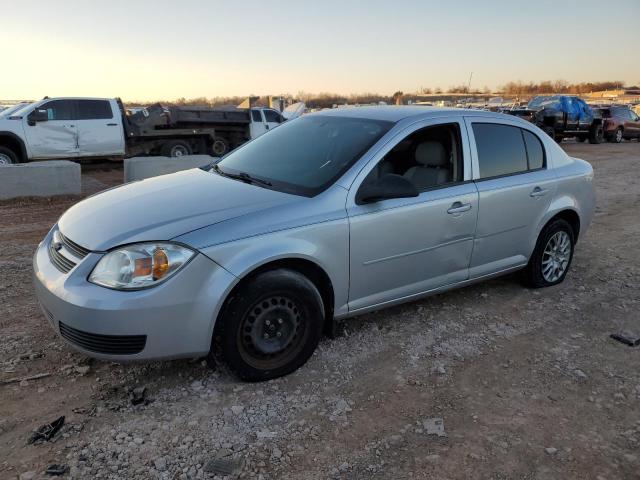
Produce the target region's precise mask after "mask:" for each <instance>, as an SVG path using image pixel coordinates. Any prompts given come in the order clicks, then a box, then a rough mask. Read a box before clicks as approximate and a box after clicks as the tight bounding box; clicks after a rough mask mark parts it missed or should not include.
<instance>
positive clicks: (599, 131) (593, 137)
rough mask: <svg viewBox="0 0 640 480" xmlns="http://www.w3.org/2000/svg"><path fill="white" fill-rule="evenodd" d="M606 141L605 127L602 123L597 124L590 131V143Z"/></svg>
mask: <svg viewBox="0 0 640 480" xmlns="http://www.w3.org/2000/svg"><path fill="white" fill-rule="evenodd" d="M602 142H604V129H603V128H602V125H595V126H593V127H592V128H591V131H590V132H589V143H593V144H599V143H602Z"/></svg>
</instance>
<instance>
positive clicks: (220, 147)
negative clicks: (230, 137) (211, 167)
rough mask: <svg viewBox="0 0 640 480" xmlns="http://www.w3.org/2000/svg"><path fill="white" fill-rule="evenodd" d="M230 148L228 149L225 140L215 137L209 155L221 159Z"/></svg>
mask: <svg viewBox="0 0 640 480" xmlns="http://www.w3.org/2000/svg"><path fill="white" fill-rule="evenodd" d="M229 150H231V148H230V147H229V142H228V141H227V139H226V138H222V137H215V138H214V139H213V144H212V145H211V155H213V156H214V157H222V156H223V155H226V154H227V153H228V152H229Z"/></svg>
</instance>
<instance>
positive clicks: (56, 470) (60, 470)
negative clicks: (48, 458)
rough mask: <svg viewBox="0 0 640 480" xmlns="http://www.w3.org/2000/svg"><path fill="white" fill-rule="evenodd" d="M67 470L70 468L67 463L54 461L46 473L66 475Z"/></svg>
mask: <svg viewBox="0 0 640 480" xmlns="http://www.w3.org/2000/svg"><path fill="white" fill-rule="evenodd" d="M67 470H69V467H68V466H67V465H59V464H57V463H54V464H52V465H49V466H48V467H47V470H46V472H45V473H46V474H47V475H54V476H59V475H64V474H65V472H66V471H67Z"/></svg>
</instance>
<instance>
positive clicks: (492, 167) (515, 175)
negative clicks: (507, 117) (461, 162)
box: [467, 117, 556, 278]
mask: <svg viewBox="0 0 640 480" xmlns="http://www.w3.org/2000/svg"><path fill="white" fill-rule="evenodd" d="M501 122H502V123H493V122H492V120H491V119H476V118H473V117H471V118H467V124H468V130H469V135H470V140H471V144H472V147H471V151H472V154H473V156H474V179H475V182H476V185H477V188H478V193H479V203H480V205H479V212H478V226H477V229H476V235H475V241H474V246H473V256H472V258H471V265H470V268H469V274H470V276H471V278H474V277H481V276H483V275H488V274H492V273H496V272H499V271H502V270H507V269H511V268H514V267H518V266H522V265H524V264H526V263H527V261H528V259H529V255H530V254H531V252H532V251H533V247H534V246H535V242H536V238H537V228H538V226H539V225H540V223H541V221H542V218H543V217H544V214H545V212H546V211H547V208H548V207H549V203H550V202H551V198H553V195H554V193H555V184H556V179H555V176H554V174H553V172H552V170H548V169H547V168H546V156H545V148H544V143H543V142H542V141H541V139H540V137H539V136H538V135H536V134H535V133H534V132H533V131H531V130H529V129H526V128H520V126H519V125H518V124H515V123H514V124H513V125H505V124H504V120H501Z"/></svg>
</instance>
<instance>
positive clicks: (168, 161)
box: [124, 155, 216, 182]
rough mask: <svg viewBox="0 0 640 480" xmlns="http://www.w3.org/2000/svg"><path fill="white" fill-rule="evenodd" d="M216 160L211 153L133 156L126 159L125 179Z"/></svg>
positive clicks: (178, 169)
mask: <svg viewBox="0 0 640 480" xmlns="http://www.w3.org/2000/svg"><path fill="white" fill-rule="evenodd" d="M214 160H216V158H214V157H210V156H209V155H183V156H182V157H132V158H125V159H124V181H125V182H131V181H133V180H143V179H145V178H150V177H157V176H158V175H166V174H167V173H174V172H179V171H181V170H188V169H190V168H198V167H203V166H205V165H208V164H210V163H211V162H212V161H214Z"/></svg>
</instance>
